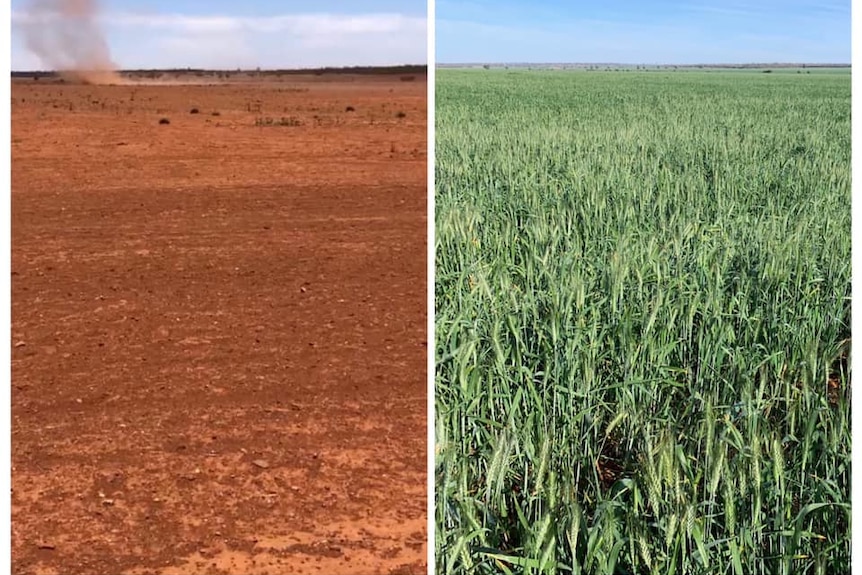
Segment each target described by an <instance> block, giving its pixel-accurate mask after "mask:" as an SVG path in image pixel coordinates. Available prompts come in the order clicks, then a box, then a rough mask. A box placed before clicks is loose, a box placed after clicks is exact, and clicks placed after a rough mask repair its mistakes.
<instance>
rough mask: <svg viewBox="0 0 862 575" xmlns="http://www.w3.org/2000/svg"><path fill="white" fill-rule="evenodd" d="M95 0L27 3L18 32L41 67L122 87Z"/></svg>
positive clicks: (93, 81) (45, 0) (65, 74)
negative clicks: (36, 57) (100, 22)
mask: <svg viewBox="0 0 862 575" xmlns="http://www.w3.org/2000/svg"><path fill="white" fill-rule="evenodd" d="M99 9H100V7H99V2H98V0H29V1H28V2H27V3H26V5H25V7H24V18H23V23H22V25H21V29H22V31H23V32H24V34H25V39H26V42H27V47H28V48H29V49H30V51H32V52H33V54H34V55H36V56H38V57H39V59H40V60H41V61H42V63H43V65H45V66H49V67H50V68H51V69H53V70H55V71H57V72H60V73H61V74H62V75H64V76H66V77H69V78H71V79H76V80H79V81H83V82H87V83H90V84H122V83H125V82H124V81H123V79H122V78H121V77H120V75H119V74H118V73H117V66H116V65H115V64H114V62H113V60H112V59H111V52H110V49H109V48H108V42H107V41H106V39H105V34H104V32H103V30H102V29H101V26H100V24H99V21H98V14H99Z"/></svg>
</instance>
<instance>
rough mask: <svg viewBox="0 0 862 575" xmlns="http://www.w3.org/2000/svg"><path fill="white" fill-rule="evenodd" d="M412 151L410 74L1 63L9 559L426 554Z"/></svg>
mask: <svg viewBox="0 0 862 575" xmlns="http://www.w3.org/2000/svg"><path fill="white" fill-rule="evenodd" d="M348 108H350V110H348ZM193 109H195V110H196V113H192V112H193ZM162 118H165V119H166V120H167V121H169V122H170V123H168V124H163V123H160V120H161V119H162ZM425 166H426V96H425V79H424V76H417V77H415V78H413V79H412V80H410V79H409V78H404V77H399V76H394V77H378V76H340V77H330V76H326V77H314V76H309V77H303V76H291V77H288V78H285V79H282V80H281V81H272V82H267V83H252V82H232V83H229V84H222V85H211V86H203V85H171V86H167V85H161V86H159V85H122V86H88V85H82V84H74V83H69V82H66V83H58V82H52V81H45V80H44V79H43V80H42V81H33V80H30V81H24V82H19V81H15V82H13V88H12V345H13V348H12V488H13V492H12V533H13V535H12V570H13V572H14V573H16V574H29V573H32V574H50V573H54V574H67V573H76V574H81V575H86V574H116V573H129V574H148V573H152V574H156V573H160V574H192V573H208V574H209V573H212V574H216V573H258V574H265V573H273V574H275V573H278V574H283V573H326V574H338V573H402V574H408V573H424V571H425V568H426V567H425V565H426V562H425V553H426V528H425V525H426V512H425V505H426V503H425V502H426V489H425V485H426V472H425V467H426V464H425V462H426V447H425V445H426V440H425V438H426V423H425V409H426V393H425V387H426V385H425V381H426V380H425V375H426V370H425V361H426V345H427V342H426V329H425V326H426V312H425V308H426V291H425V290H426V277H425V275H426V267H425V264H426V240H425V237H426V233H425V231H426V185H425V179H426V175H425V174H426V172H425Z"/></svg>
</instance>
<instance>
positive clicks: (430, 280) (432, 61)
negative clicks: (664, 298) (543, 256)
mask: <svg viewBox="0 0 862 575" xmlns="http://www.w3.org/2000/svg"><path fill="white" fill-rule="evenodd" d="M434 1H435V0H426V2H427V3H428V5H427V7H428V24H427V27H426V30H427V32H426V34H427V35H428V38H427V42H428V52H427V57H426V61H427V62H428V146H427V159H426V162H427V169H428V187H427V191H426V194H427V199H428V200H427V201H428V209H427V223H428V239H427V242H428V256H427V257H428V274H427V276H426V278H427V280H426V284H427V288H428V307H427V315H428V337H427V338H426V339H427V341H428V346H427V348H426V350H427V353H428V358H427V360H428V368H427V370H428V396H427V397H428V399H427V402H428V421H427V424H426V428H427V430H428V448H427V451H428V453H427V456H428V476H427V481H428V487H427V493H428V495H427V499H426V501H427V504H428V507H427V513H428V543H427V545H428V549H427V551H428V575H433V574H434V569H435V563H434V547H435V544H434V541H435V538H436V533H435V520H434V517H435V513H434V509H435V504H434V503H435V493H434V485H435V481H434V467H435V465H434V459H435V453H436V452H435V447H434V443H435V433H434V424H435V422H436V419H435V417H434V381H435V379H436V378H435V370H434V358H435V355H436V353H437V352H436V350H437V346H436V344H435V340H434V263H435V262H434V245H435V235H434V223H435V218H434V165H435V164H434V104H435V97H434V96H435V93H436V92H435V89H434V88H435V78H436V67H437V53H436V52H435V50H434V47H435V41H434V40H435V38H434V30H435V17H434V15H435V4H434ZM7 277H8V276H7ZM6 347H7V349H8V347H9V346H6Z"/></svg>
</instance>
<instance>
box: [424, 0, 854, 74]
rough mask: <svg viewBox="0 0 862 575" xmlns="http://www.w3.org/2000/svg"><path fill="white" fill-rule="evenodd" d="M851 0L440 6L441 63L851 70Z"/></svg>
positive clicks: (486, 1)
mask: <svg viewBox="0 0 862 575" xmlns="http://www.w3.org/2000/svg"><path fill="white" fill-rule="evenodd" d="M850 4H851V0H748V1H746V0H738V1H737V0H691V1H687V0H676V1H674V0H641V1H638V0H616V1H614V0H604V1H602V0H594V1H590V2H577V1H575V2H566V1H565V0H536V1H529V2H528V1H513V0H502V1H491V0H467V1H464V2H460V1H457V0H438V1H437V3H436V29H437V34H436V39H435V41H436V51H437V62H438V63H468V62H469V63H473V62H483V63H484V62H489V63H497V62H513V63H514V62H542V63H551V62H582V63H589V62H595V63H599V62H602V63H604V62H614V63H627V64H698V63H745V62H811V63H815V62H821V63H824V62H830V63H832V62H839V63H846V62H850Z"/></svg>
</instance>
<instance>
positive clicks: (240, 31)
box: [12, 11, 427, 69]
mask: <svg viewBox="0 0 862 575" xmlns="http://www.w3.org/2000/svg"><path fill="white" fill-rule="evenodd" d="M46 17H51V16H50V15H45V14H38V15H37V14H32V13H30V14H28V13H24V12H20V11H13V12H12V30H13V48H12V67H13V69H28V66H26V65H25V64H31V63H32V58H31V55H29V54H27V53H26V48H25V47H24V43H23V42H22V41H21V38H20V31H21V30H23V29H24V28H25V27H26V25H27V24H28V23H32V22H33V20H34V19H37V18H46ZM98 20H99V23H100V27H101V29H102V30H103V31H104V32H105V35H106V37H107V38H108V40H109V44H110V47H111V57H112V59H113V60H114V61H115V62H117V64H118V65H119V66H120V67H122V68H158V67H181V68H184V67H193V68H198V67H199V68H237V67H242V68H253V67H262V68H288V67H317V66H362V65H372V66H373V65H393V64H424V63H426V62H427V55H426V41H425V38H426V30H427V27H426V21H425V19H424V18H419V17H411V16H405V15H401V14H392V13H380V14H358V15H355V14H350V15H348V14H333V13H316V14H314V13H309V14H283V15H279V16H273V17H268V18H263V17H243V16H225V15H205V16H193V15H186V14H156V13H151V14H146V13H131V12H114V13H105V14H102V15H100V17H99V18H98ZM16 36H19V37H18V39H17V41H16Z"/></svg>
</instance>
